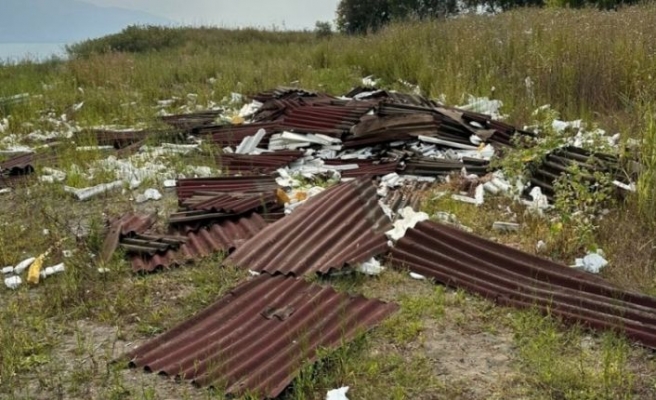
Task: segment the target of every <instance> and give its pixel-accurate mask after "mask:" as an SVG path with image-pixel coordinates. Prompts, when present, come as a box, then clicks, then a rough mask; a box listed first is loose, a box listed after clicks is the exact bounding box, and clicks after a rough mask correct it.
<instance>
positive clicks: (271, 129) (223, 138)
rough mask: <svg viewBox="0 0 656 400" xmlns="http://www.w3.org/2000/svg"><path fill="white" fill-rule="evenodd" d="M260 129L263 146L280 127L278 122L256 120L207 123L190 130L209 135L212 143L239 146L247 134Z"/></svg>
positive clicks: (261, 144)
mask: <svg viewBox="0 0 656 400" xmlns="http://www.w3.org/2000/svg"><path fill="white" fill-rule="evenodd" d="M260 129H264V131H265V132H266V135H265V136H264V138H263V139H262V141H261V142H260V146H262V147H264V146H266V145H267V144H268V143H269V138H270V137H271V135H273V134H274V133H277V132H280V131H281V128H280V125H279V123H278V122H262V123H260V122H257V123H252V124H243V125H209V126H205V127H198V128H195V129H193V130H192V133H193V134H195V135H204V136H209V137H211V140H212V143H214V144H216V145H219V146H221V147H227V146H233V147H235V146H239V144H240V143H241V142H242V140H244V138H246V137H247V136H253V135H255V134H256V133H257V131H259V130H260Z"/></svg>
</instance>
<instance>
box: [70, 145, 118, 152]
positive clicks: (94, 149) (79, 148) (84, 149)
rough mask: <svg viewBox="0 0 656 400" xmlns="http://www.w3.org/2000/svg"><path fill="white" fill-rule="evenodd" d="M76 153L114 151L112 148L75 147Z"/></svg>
mask: <svg viewBox="0 0 656 400" xmlns="http://www.w3.org/2000/svg"><path fill="white" fill-rule="evenodd" d="M75 150H76V151H106V150H114V146H77V147H76V148H75Z"/></svg>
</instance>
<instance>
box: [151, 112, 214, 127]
mask: <svg viewBox="0 0 656 400" xmlns="http://www.w3.org/2000/svg"><path fill="white" fill-rule="evenodd" d="M221 113H223V110H208V111H199V112H195V113H187V114H175V115H166V116H162V117H160V119H161V120H162V121H164V122H166V123H167V124H169V125H171V126H174V127H176V128H179V129H191V128H197V127H200V126H204V125H210V124H213V123H214V121H215V120H216V118H217V117H218V116H219V115H221Z"/></svg>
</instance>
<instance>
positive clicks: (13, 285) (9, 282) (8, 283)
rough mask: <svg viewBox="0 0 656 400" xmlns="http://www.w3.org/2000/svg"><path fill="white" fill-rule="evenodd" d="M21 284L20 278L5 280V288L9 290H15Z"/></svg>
mask: <svg viewBox="0 0 656 400" xmlns="http://www.w3.org/2000/svg"><path fill="white" fill-rule="evenodd" d="M22 283H23V280H22V279H21V277H20V276H10V277H9V278H5V286H7V287H8V288H9V289H11V290H16V289H18V287H19V286H20V285H21V284H22Z"/></svg>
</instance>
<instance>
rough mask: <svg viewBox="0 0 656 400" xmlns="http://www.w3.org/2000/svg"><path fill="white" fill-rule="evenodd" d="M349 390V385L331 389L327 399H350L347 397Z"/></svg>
mask: <svg viewBox="0 0 656 400" xmlns="http://www.w3.org/2000/svg"><path fill="white" fill-rule="evenodd" d="M348 390H349V387H348V386H344V387H341V388H339V389H333V390H329V391H328V393H327V394H326V400H349V399H348V397H346V392H348Z"/></svg>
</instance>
